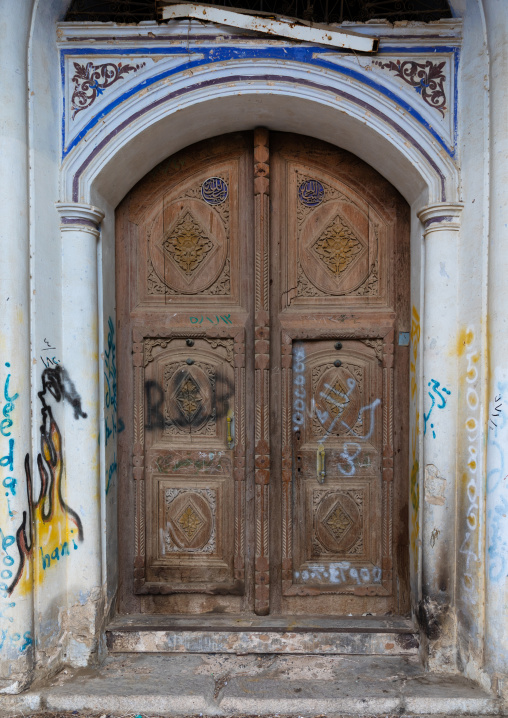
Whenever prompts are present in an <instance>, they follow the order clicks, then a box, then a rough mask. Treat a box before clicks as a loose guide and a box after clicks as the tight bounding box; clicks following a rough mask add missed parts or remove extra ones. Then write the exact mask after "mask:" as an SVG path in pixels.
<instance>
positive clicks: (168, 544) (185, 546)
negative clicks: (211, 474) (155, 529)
mask: <svg viewBox="0 0 508 718" xmlns="http://www.w3.org/2000/svg"><path fill="white" fill-rule="evenodd" d="M216 510H217V508H216V492H215V491H214V490H213V489H177V488H171V489H166V490H165V518H164V522H163V525H162V526H161V529H162V533H163V535H164V544H165V554H167V553H182V552H189V553H195V552H196V551H199V552H202V553H213V552H214V551H215V549H216V525H215V524H216Z"/></svg>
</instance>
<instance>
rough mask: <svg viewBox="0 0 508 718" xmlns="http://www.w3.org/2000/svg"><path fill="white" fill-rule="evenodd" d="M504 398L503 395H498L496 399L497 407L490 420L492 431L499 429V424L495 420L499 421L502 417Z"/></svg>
mask: <svg viewBox="0 0 508 718" xmlns="http://www.w3.org/2000/svg"><path fill="white" fill-rule="evenodd" d="M502 398H503V397H502V396H501V394H498V396H496V397H495V398H494V405H495V406H494V408H493V410H492V412H491V414H490V420H489V428H490V429H497V424H496V422H495V421H494V419H497V418H498V417H499V416H501V411H502V406H503V402H502V401H501V400H502Z"/></svg>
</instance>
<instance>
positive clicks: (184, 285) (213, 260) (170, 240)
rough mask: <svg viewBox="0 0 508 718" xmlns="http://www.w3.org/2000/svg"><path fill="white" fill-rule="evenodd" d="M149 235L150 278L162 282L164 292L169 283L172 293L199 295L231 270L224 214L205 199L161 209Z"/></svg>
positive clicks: (185, 200) (188, 201)
mask: <svg viewBox="0 0 508 718" xmlns="http://www.w3.org/2000/svg"><path fill="white" fill-rule="evenodd" d="M148 235H149V254H150V256H149V263H150V271H149V276H150V277H151V279H150V281H151V282H152V284H153V283H154V282H155V281H156V280H157V281H158V282H159V283H161V285H160V286H161V287H162V289H161V291H163V292H164V291H166V290H164V286H166V288H167V291H168V293H169V294H173V295H175V294H176V295H178V294H186V295H190V294H198V293H200V292H202V291H204V290H205V289H207V288H208V287H210V286H211V285H213V284H214V282H216V280H217V279H218V277H219V275H221V273H222V272H223V270H224V271H226V269H227V267H226V264H227V259H228V251H229V242H228V236H227V227H226V224H225V222H224V217H222V216H221V215H220V214H219V213H218V212H217V211H216V210H215V209H213V208H212V207H210V206H209V205H207V204H206V202H204V201H203V200H197V199H190V198H189V199H187V198H185V199H182V200H179V201H176V202H171V203H170V204H169V205H168V206H165V207H163V208H161V211H160V213H159V214H157V215H156V216H155V217H154V220H153V222H152V224H151V226H150V229H149V232H148ZM228 266H229V265H228ZM221 276H222V275H221ZM227 276H228V277H229V274H228V275H227ZM157 278H158V279H157Z"/></svg>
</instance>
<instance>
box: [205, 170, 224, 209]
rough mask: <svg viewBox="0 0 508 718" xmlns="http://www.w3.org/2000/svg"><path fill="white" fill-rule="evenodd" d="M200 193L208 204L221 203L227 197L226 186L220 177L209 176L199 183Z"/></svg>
mask: <svg viewBox="0 0 508 718" xmlns="http://www.w3.org/2000/svg"><path fill="white" fill-rule="evenodd" d="M201 195H202V197H203V199H204V200H205V202H207V203H208V204H211V205H212V206H213V205H217V204H222V203H223V202H225V201H226V199H227V198H228V186H227V184H226V183H225V182H224V180H223V179H221V178H220V177H209V178H208V179H207V180H205V181H204V182H203V184H202V185H201Z"/></svg>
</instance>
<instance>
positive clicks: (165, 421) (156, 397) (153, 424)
mask: <svg viewBox="0 0 508 718" xmlns="http://www.w3.org/2000/svg"><path fill="white" fill-rule="evenodd" d="M206 393H207V391H204V390H203V391H202V389H201V388H200V386H199V383H198V381H197V380H196V379H195V378H194V377H193V376H192V375H191V374H189V372H187V371H186V370H185V369H181V370H179V372H178V373H177V375H176V377H175V380H174V390H173V391H172V392H171V394H172V396H173V397H177V399H176V401H174V402H172V405H171V412H170V415H168V412H165V393H164V390H163V388H162V387H161V385H160V384H159V383H158V382H157V381H154V380H150V379H149V380H147V381H146V382H145V399H146V423H145V429H146V430H147V431H153V430H155V429H165V428H167V427H169V426H176V427H177V428H178V429H182V430H189V431H190V430H191V428H192V427H195V426H203V425H204V424H205V423H206V422H207V421H210V420H214V421H217V420H219V419H222V418H223V417H225V416H228V414H229V410H230V402H229V400H230V399H231V397H232V396H233V395H234V384H233V382H231V381H230V380H229V379H228V378H227V377H225V376H223V375H222V374H220V373H217V374H216V377H215V387H214V389H213V390H212V396H211V397H210V400H209V401H205V400H204V398H203V394H206Z"/></svg>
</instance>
